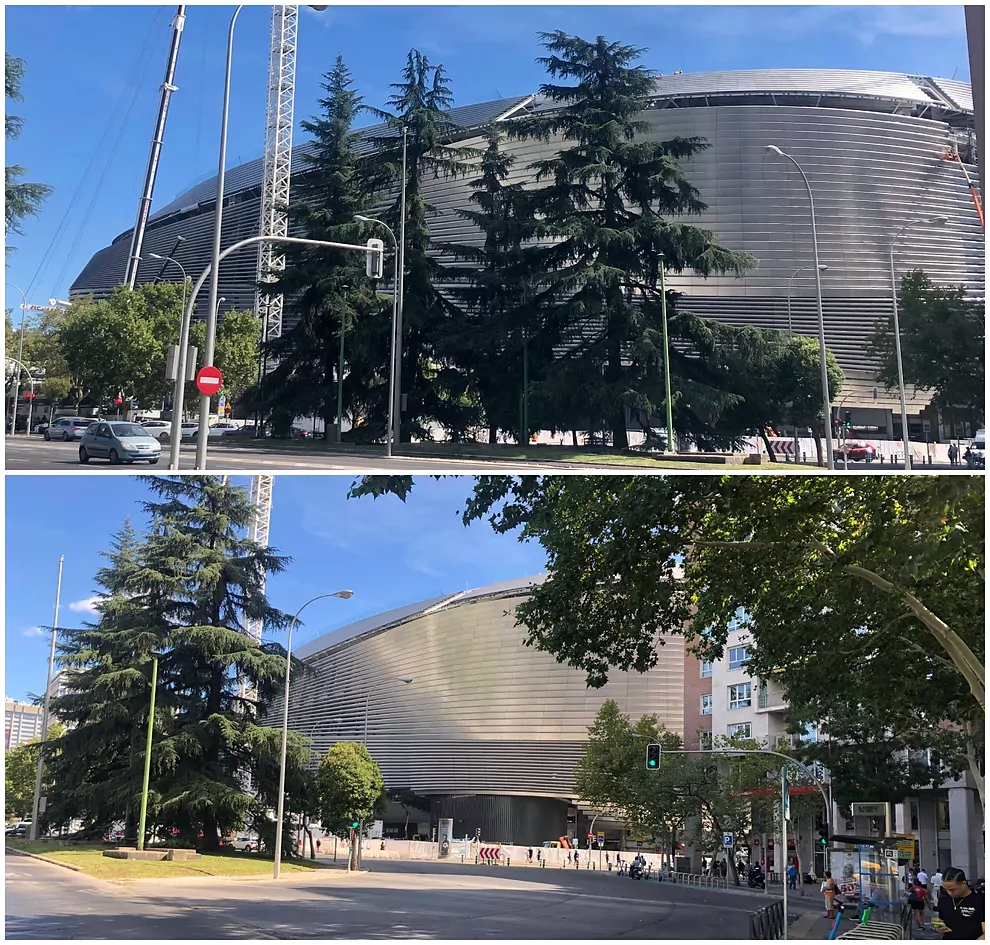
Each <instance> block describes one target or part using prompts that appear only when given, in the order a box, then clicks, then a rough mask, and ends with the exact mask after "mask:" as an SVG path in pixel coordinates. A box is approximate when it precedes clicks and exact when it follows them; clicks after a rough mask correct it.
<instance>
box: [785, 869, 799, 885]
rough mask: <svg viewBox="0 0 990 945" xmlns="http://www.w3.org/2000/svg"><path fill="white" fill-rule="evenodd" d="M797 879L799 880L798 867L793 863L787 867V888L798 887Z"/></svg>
mask: <svg viewBox="0 0 990 945" xmlns="http://www.w3.org/2000/svg"><path fill="white" fill-rule="evenodd" d="M797 881H798V871H797V867H796V866H795V865H794V864H793V863H791V865H790V866H788V867H787V888H788V889H797Z"/></svg>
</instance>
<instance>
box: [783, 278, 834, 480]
mask: <svg viewBox="0 0 990 945" xmlns="http://www.w3.org/2000/svg"><path fill="white" fill-rule="evenodd" d="M810 268H811V267H810V266H801V267H799V268H798V269H795V270H794V272H792V273H791V277H790V279H788V280H787V333H788V334H789V335H790V336H791V337H792V338H793V337H794V328H793V327H792V324H791V290H792V289H793V288H794V277H795V276H796V275H797V274H798V273H799V272H807V271H808V270H809V269H810ZM818 271H819V272H828V266H819V267H818ZM799 456H800V449H799V447H798V431H797V422H796V421H795V423H794V463H795V465H796V464H797V461H798V457H799Z"/></svg>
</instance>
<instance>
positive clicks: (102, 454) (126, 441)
mask: <svg viewBox="0 0 990 945" xmlns="http://www.w3.org/2000/svg"><path fill="white" fill-rule="evenodd" d="M80 439H81V440H82V442H81V443H80V444H79V462H80V463H88V462H89V461H90V459H91V458H93V457H98V458H100V459H108V460H110V465H111V466H116V465H117V464H118V463H133V462H135V461H141V462H147V463H150V464H151V465H152V466H154V465H155V463H157V462H158V459H159V457H160V456H161V455H162V445H161V443H159V442H158V440H156V439H155V438H154V437H153V436H152V435H151V434H150V433H148V431H147V430H145V429H144V427H142V426H141V425H140V424H138V423H126V422H124V421H121V420H101V421H100V422H99V423H94V424H93V425H92V426H90V427H87V429H86V430H85V431H84V432H83V435H82V437H81V438H80Z"/></svg>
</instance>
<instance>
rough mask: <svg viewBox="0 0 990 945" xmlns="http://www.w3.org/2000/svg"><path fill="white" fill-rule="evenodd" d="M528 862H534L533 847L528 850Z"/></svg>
mask: <svg viewBox="0 0 990 945" xmlns="http://www.w3.org/2000/svg"><path fill="white" fill-rule="evenodd" d="M526 862H527V863H532V862H533V848H532V847H530V848H529V850H527V851H526Z"/></svg>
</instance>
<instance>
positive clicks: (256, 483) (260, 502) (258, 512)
mask: <svg viewBox="0 0 990 945" xmlns="http://www.w3.org/2000/svg"><path fill="white" fill-rule="evenodd" d="M274 482H275V477H274V476H254V477H253V478H252V479H251V504H252V505H253V506H254V518H253V519H252V521H251V530H250V531H249V533H248V537H249V538H250V540H251V541H253V542H257V543H258V544H259V545H261V547H262V548H267V547H268V529H269V526H270V525H271V520H272V485H273V484H274ZM264 590H265V575H264V574H262V575H261V591H262V593H264ZM247 626H248V632H249V633H250V634H251V638H252V639H253V640H254V641H255V643H260V642H261V630H262V627H261V621H259V620H249V621H248V625H247Z"/></svg>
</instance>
